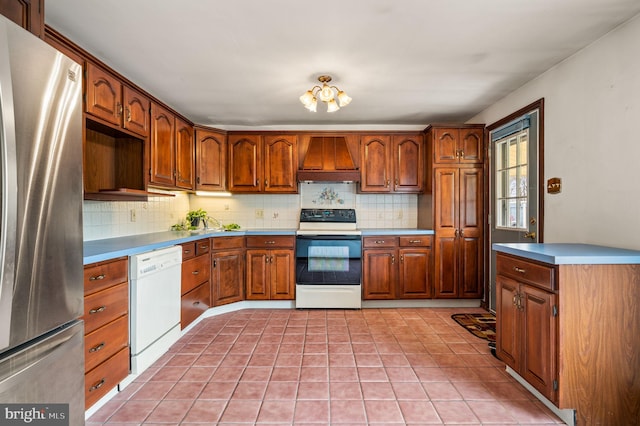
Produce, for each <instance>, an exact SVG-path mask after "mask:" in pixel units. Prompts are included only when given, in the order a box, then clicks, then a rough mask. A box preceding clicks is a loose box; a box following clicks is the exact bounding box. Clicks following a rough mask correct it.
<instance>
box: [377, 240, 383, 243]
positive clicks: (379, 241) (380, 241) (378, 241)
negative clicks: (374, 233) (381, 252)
mask: <svg viewBox="0 0 640 426" xmlns="http://www.w3.org/2000/svg"><path fill="white" fill-rule="evenodd" d="M376 244H384V240H376Z"/></svg>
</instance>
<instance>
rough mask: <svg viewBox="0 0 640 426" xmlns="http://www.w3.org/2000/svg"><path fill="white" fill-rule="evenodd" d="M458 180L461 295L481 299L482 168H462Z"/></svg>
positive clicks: (482, 257)
mask: <svg viewBox="0 0 640 426" xmlns="http://www.w3.org/2000/svg"><path fill="white" fill-rule="evenodd" d="M459 183H460V184H459V188H460V189H459V196H458V199H459V225H458V227H459V232H458V239H459V243H458V250H459V253H458V256H459V263H458V264H459V268H460V275H459V279H460V292H459V296H460V297H463V298H479V297H481V296H482V293H483V290H484V288H483V285H482V284H483V282H484V280H483V265H484V263H483V259H484V256H483V246H484V245H483V238H482V237H483V234H484V231H483V224H482V222H483V220H482V218H483V171H482V168H481V167H474V168H464V167H462V168H460V174H459Z"/></svg>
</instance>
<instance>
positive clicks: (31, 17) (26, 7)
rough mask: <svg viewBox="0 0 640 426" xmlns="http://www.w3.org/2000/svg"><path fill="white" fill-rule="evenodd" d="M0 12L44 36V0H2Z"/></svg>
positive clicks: (32, 31)
mask: <svg viewBox="0 0 640 426" xmlns="http://www.w3.org/2000/svg"><path fill="white" fill-rule="evenodd" d="M0 14H1V15H4V16H6V17H7V18H9V19H10V20H12V21H13V22H15V23H16V24H18V25H20V26H21V27H22V28H24V29H25V30H27V31H30V32H31V33H32V34H34V35H36V36H37V37H40V38H44V0H2V1H0Z"/></svg>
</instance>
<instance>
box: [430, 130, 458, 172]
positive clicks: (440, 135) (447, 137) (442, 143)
mask: <svg viewBox="0 0 640 426" xmlns="http://www.w3.org/2000/svg"><path fill="white" fill-rule="evenodd" d="M432 132H433V133H432V134H431V138H432V139H431V142H432V143H433V162H434V163H439V164H452V163H457V162H458V138H459V135H460V132H459V131H458V129H438V128H435V129H433V130H432Z"/></svg>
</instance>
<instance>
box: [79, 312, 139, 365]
mask: <svg viewBox="0 0 640 426" xmlns="http://www.w3.org/2000/svg"><path fill="white" fill-rule="evenodd" d="M128 337H129V316H128V315H124V316H121V317H119V318H117V319H116V320H115V321H112V322H110V323H108V324H106V325H105V326H103V327H100V328H99V329H97V330H95V331H93V332H91V333H88V334H87V335H85V337H84V349H85V350H84V366H85V367H84V368H85V371H89V370H92V369H94V368H95V367H97V366H98V365H99V364H101V363H102V362H104V361H106V360H107V359H108V358H110V357H112V356H113V355H115V354H116V352H119V351H120V350H122V349H124V348H126V347H128V345H129V338H128Z"/></svg>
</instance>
